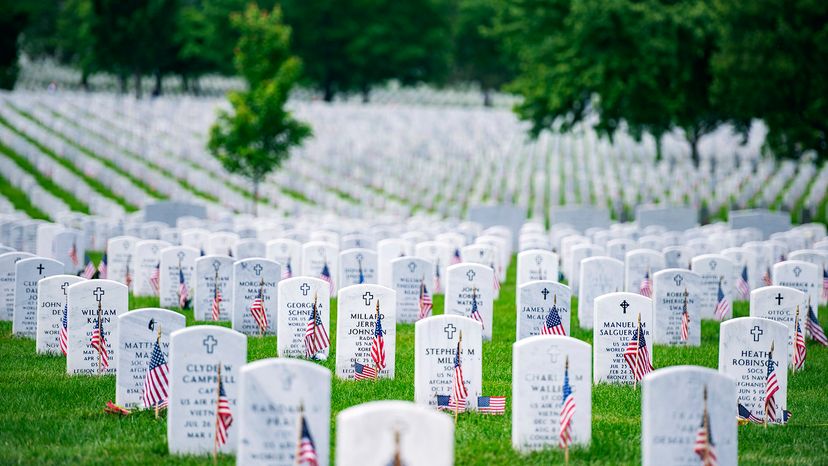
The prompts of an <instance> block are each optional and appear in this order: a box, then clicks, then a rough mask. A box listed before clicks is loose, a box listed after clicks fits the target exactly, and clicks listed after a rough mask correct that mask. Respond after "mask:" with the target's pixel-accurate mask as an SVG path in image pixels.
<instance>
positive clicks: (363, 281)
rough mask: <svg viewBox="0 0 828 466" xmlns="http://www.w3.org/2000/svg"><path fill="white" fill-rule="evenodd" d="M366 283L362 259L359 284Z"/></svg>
mask: <svg viewBox="0 0 828 466" xmlns="http://www.w3.org/2000/svg"><path fill="white" fill-rule="evenodd" d="M363 283H365V273H364V272H363V271H362V261H359V277H358V278H357V284H359V285H362V284H363Z"/></svg>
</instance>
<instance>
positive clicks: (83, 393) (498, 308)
mask: <svg viewBox="0 0 828 466" xmlns="http://www.w3.org/2000/svg"><path fill="white" fill-rule="evenodd" d="M514 273H515V271H514V266H513V267H512V268H511V270H510V271H509V280H508V283H507V284H505V285H504V287H503V289H502V290H501V296H500V299H499V300H498V301H497V302H496V304H495V316H494V322H495V323H494V338H493V341H491V342H486V343H484V344H483V362H484V364H483V393H484V394H486V395H506V396H507V397H509V398H511V370H512V369H511V361H512V354H511V352H512V350H511V348H512V343H513V342H514V338H515V305H514V302H515V287H514V279H515V276H514ZM157 304H158V300H157V299H155V298H150V299H145V298H141V299H137V298H131V301H130V308H131V309H134V308H137V307H147V306H156V305H157ZM576 306H577V303H574V302H573V308H575V307H576ZM442 307H443V299H442V296H436V297H435V306H434V308H435V310H439V312H441V311H442ZM333 309H336V305H335V302H334V303H333ZM735 311H736V314H737V315H739V316H745V315H747V314H748V307H747V303H737V304H736V306H735ZM184 314H185V315H186V316H187V324H188V325H193V324H207V322H196V321H194V320H193V317H192V312H185V313H184ZM576 316H577V313H576V312H573V323H572V327H573V328H574V329H577V328H578V324H577V321H576V320H574V319H576V318H577V317H576ZM822 317H823V322H824V321H825V320H828V316H827V315H826V312H825V310H824V309H823V310H822ZM331 320H332V322H331V326H332V327H334V326H335V322H336V316H335V313H332V316H331ZM330 333H331V336H332V337H335V332H334V331H333V329H331V332H330ZM574 336H575V337H576V338H579V339H581V340H584V341H587V342H590V343H591V341H592V333H591V332H588V331H583V330H575V335H574ZM718 340H719V326H718V324H717V323H715V322H708V321H705V322H704V323H703V338H702V346H701V347H699V348H670V347H663V346H656V348H655V349H654V359H655V366H656V368H660V367H665V366H671V365H679V364H696V365H701V366H707V367H714V368H715V367H716V364H717V360H718V356H717V351H718ZM248 345H249V346H248V357H249V359H250V360H256V359H262V358H268V357H275V356H276V339H275V337H266V338H248ZM34 348H35V345H34V341H33V340H26V339H19V338H15V337H12V336H11V324H10V323H8V322H3V323H2V324H0V361H2V368H1V369H2V370H0V399H2V403H0V419H2V421H0V464H47V463H51V464H80V463H84V464H157V463H163V464H204V463H205V462H207V461H208V459H207V458H206V457H171V456H169V455H168V454H167V440H166V423H165V422H164V420H156V419H154V417H153V415H152V414H151V413H149V412H144V413H138V414H133V415H130V416H128V417H123V418H119V417H115V416H110V415H105V414H103V407H104V404H105V403H106V402H107V401H108V400H113V401H114V400H115V377H114V376H106V377H101V378H97V377H73V378H70V377H68V376H66V375H65V363H64V360H63V358H60V357H53V356H38V355H36V354H35V350H34ZM808 350H809V353H808V362H807V366H808V367H807V370H806V371H805V372H803V373H800V374H794V375H792V376H791V377H790V378H789V379H788V380H789V388H788V396H789V398H788V409H790V410H791V411H792V412H793V415H794V417H793V419H792V421H791V422H790V423H789V425H787V426H784V427H771V428H767V429H765V428H763V427H761V426H753V425H748V426H743V427H740V428H739V460H740V463H741V464H768V465H781V464H802V465H816V464H828V420H826V413H828V375H826V370H828V348H822V347H818V346H817V345H815V344H813V343H810V342H809V344H808ZM396 364H397V366H396V374H397V378H396V379H395V380H380V381H378V382H376V383H370V382H351V381H340V380H337V379H336V378H334V381H333V395H332V396H333V399H332V410H333V412H332V413H331V429H332V436H331V439H332V440H333V439H335V438H336V437H335V429H336V425H335V424H334V421H335V418H336V415H337V414H338V413H339V412H340V411H342V410H343V409H346V408H348V407H350V406H354V405H357V404H360V403H364V402H368V401H372V400H380V399H399V400H413V399H414V325H411V324H409V325H402V324H401V325H398V326H397V362H396ZM324 365H325V366H326V367H328V368H329V369H331V370H333V366H334V357H333V355H332V356H331V357H330V358H329V359H328V361H327V362H325V363H324ZM592 398H593V400H592V402H593V406H592V412H593V420H592V433H593V437H592V444H591V446H590V447H589V448H585V449H574V450H573V451H572V453H571V461H572V464H607V465H610V464H612V465H615V464H640V461H641V445H640V434H641V423H640V413H641V392H640V390H639V391H634V390H633V389H632V387H622V386H610V385H599V386H595V387H594V388H593V395H592ZM734 422H735V413H734ZM510 429H511V413H510V411H508V410H507V414H506V416H485V415H478V414H466V415H462V416H461V418H460V422H459V424H458V427H457V430H456V434H455V445H456V447H455V448H456V450H455V458H456V463H457V464H460V465H468V464H479V465H495V464H562V463H563V454H562V453H561V452H560V451H558V450H556V449H552V450H548V451H544V452H540V453H533V454H531V455H519V454H517V453H516V452H514V451H513V450H512V448H511V440H510V435H511V432H510ZM424 447H427V446H425V445H424ZM331 457H332V458H334V455H333V452H332V456H331ZM234 461H235V459H234V458H233V457H230V456H226V457H222V458H220V462H221V463H222V464H232V463H234Z"/></svg>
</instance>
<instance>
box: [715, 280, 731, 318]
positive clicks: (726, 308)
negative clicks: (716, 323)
mask: <svg viewBox="0 0 828 466" xmlns="http://www.w3.org/2000/svg"><path fill="white" fill-rule="evenodd" d="M716 298H717V299H716V310H715V314H716V318H717V319H719V320H724V318H725V317H727V315H728V314H729V313H730V299H729V298H728V297H727V296H726V295H725V294H724V291H723V290H722V281H721V280H719V290H718V292H717V296H716Z"/></svg>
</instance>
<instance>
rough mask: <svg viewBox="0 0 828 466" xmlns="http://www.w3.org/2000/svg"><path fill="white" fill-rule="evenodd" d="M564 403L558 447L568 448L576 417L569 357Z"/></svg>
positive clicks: (567, 360) (566, 368) (563, 387)
mask: <svg viewBox="0 0 828 466" xmlns="http://www.w3.org/2000/svg"><path fill="white" fill-rule="evenodd" d="M561 392H562V394H563V401H562V402H561V414H560V417H559V422H558V426H559V428H560V431H559V432H558V446H560V447H561V448H566V447H568V446H569V445H570V444H571V443H572V418H573V417H575V394H574V393H572V386H571V385H570V384H569V357H567V359H566V366H565V367H564V382H563V386H562V387H561Z"/></svg>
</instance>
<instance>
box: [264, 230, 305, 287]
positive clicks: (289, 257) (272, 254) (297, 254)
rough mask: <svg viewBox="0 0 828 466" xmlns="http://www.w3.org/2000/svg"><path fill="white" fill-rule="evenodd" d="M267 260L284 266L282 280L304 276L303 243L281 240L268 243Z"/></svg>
mask: <svg viewBox="0 0 828 466" xmlns="http://www.w3.org/2000/svg"><path fill="white" fill-rule="evenodd" d="M265 258H267V259H270V260H272V261H276V262H278V263H279V265H281V266H282V278H292V277H298V276H299V275H301V274H302V243H300V242H299V241H296V240H293V239H287V238H281V239H274V240H270V241H268V242H267V245H266V251H265Z"/></svg>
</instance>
